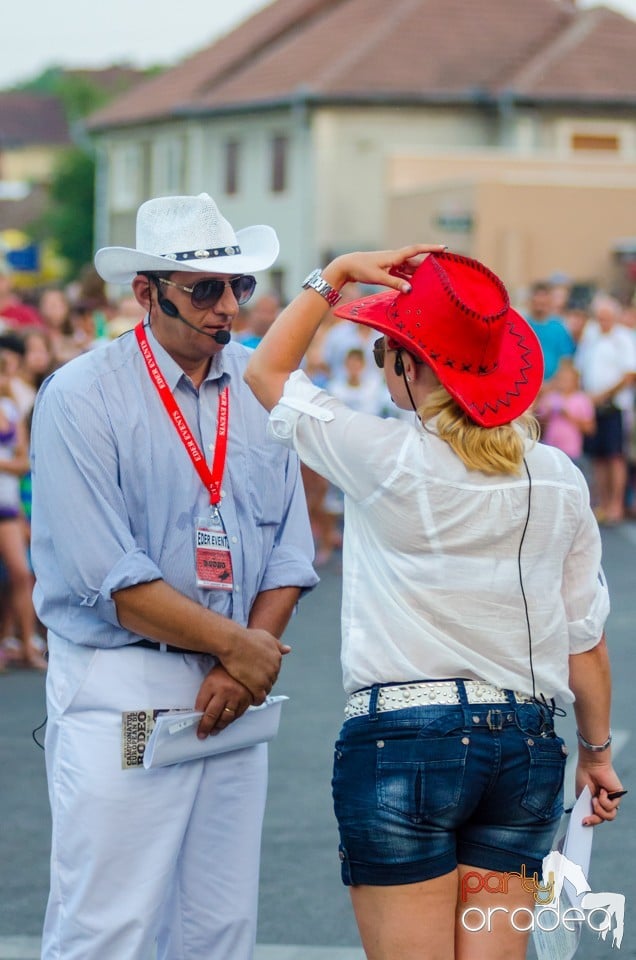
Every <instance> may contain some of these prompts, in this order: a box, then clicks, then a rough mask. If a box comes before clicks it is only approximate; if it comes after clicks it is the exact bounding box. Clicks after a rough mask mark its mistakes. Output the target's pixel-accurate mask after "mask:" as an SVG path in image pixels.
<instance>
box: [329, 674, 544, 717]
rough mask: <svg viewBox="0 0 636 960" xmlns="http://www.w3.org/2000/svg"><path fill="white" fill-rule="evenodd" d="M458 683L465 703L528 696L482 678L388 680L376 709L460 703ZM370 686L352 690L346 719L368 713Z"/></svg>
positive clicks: (518, 700) (517, 699)
mask: <svg viewBox="0 0 636 960" xmlns="http://www.w3.org/2000/svg"><path fill="white" fill-rule="evenodd" d="M460 684H461V686H462V688H463V689H464V691H465V693H466V701H467V702H468V703H510V702H513V703H526V702H528V701H529V700H530V699H531V697H530V696H529V695H528V694H527V693H518V692H517V691H516V690H502V689H501V687H496V686H495V685H494V684H492V683H485V682H483V681H481V680H427V681H422V682H421V683H391V684H387V685H385V686H381V687H380V689H379V691H378V698H377V702H376V707H375V709H376V711H377V712H378V713H385V712H386V711H387V710H402V709H404V708H405V707H421V706H428V705H429V704H450V705H453V704H461V703H462V702H464V701H463V700H462V697H461V695H460ZM371 693H372V690H371V688H367V689H365V690H357V691H356V692H355V693H352V694H351V695H350V696H349V697H348V699H347V702H346V704H345V711H344V712H345V719H346V720H349V719H350V718H351V717H363V716H364V715H365V714H368V713H369V706H370V703H371Z"/></svg>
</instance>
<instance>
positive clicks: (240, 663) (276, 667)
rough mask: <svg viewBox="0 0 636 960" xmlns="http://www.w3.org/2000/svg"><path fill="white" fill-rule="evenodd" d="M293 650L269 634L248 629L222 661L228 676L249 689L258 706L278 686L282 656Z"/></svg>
mask: <svg viewBox="0 0 636 960" xmlns="http://www.w3.org/2000/svg"><path fill="white" fill-rule="evenodd" d="M290 650H291V647H288V646H287V645H286V644H284V643H281V642H280V640H277V639H276V637H275V636H274V635H273V634H271V633H269V631H267V630H260V629H256V628H250V627H247V628H245V630H244V631H243V634H242V636H241V637H240V638H239V639H238V640H237V641H236V642H235V643H233V644H232V646H231V647H229V648H228V649H227V650H226V651H224V652H223V654H222V655H221V656H220V657H219V659H220V660H221V662H222V664H223V666H224V667H225V669H226V670H227V672H228V673H229V675H230V676H231V677H233V678H234V679H235V680H238V682H239V683H241V684H243V686H244V687H247V689H248V690H249V692H250V693H251V695H252V699H253V702H254V703H255V704H256V706H258V705H259V704H261V703H263V702H264V701H265V698H266V696H267V694H268V693H269V691H270V690H271V689H272V687H273V686H274V684H275V683H276V678H277V677H278V674H279V671H280V668H281V663H282V660H283V655H284V654H286V653H289V651H290Z"/></svg>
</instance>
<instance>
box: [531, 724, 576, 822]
mask: <svg viewBox="0 0 636 960" xmlns="http://www.w3.org/2000/svg"><path fill="white" fill-rule="evenodd" d="M525 744H526V750H527V751H528V758H529V766H528V781H527V784H526V791H525V793H524V795H523V797H522V798H521V806H522V807H524V808H525V809H526V810H528V811H529V812H530V813H532V814H534V815H535V816H536V817H538V818H539V819H540V820H553V819H554V818H555V817H558V816H560V814H561V813H562V812H563V802H562V797H561V788H562V786H563V776H564V773H565V760H566V750H565V745H564V742H563V740H562V739H561V737H545V738H542V737H536V738H535V737H525Z"/></svg>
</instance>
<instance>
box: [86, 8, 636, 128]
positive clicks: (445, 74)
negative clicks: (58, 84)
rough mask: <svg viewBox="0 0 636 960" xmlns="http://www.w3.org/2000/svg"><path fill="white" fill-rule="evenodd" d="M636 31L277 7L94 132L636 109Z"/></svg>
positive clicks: (566, 20)
mask: <svg viewBox="0 0 636 960" xmlns="http://www.w3.org/2000/svg"><path fill="white" fill-rule="evenodd" d="M634 49H636V22H634V21H632V20H630V19H628V18H626V17H622V16H621V15H619V14H615V13H612V12H611V11H609V10H606V9H605V8H594V9H592V10H585V11H584V10H578V9H577V8H576V5H575V4H574V3H573V2H572V0H479V2H475V0H444V3H441V2H440V0H393V3H391V4H387V3H386V0H276V2H274V3H271V4H270V5H269V6H266V7H265V8H264V9H262V10H261V11H259V12H258V13H257V14H255V15H254V16H253V17H251V18H250V19H249V20H247V21H246V22H245V23H244V24H242V25H241V26H239V27H237V28H236V29H235V30H233V31H232V32H231V33H229V34H228V35H227V36H226V37H224V38H221V39H220V40H218V41H217V42H216V43H214V44H213V45H212V46H210V47H208V48H206V49H204V50H201V51H200V52H199V53H197V54H196V55H195V56H193V57H191V58H190V59H189V60H186V61H185V62H183V63H182V64H180V65H178V66H176V67H174V68H173V69H172V70H169V71H167V72H166V73H164V74H163V75H161V76H160V77H157V78H155V79H153V80H150V81H148V82H147V83H142V84H141V85H140V86H139V87H137V88H135V89H134V90H133V91H131V92H130V93H128V94H126V95H124V96H123V97H121V98H119V99H118V100H117V101H115V102H113V103H112V104H111V105H109V106H108V107H107V108H105V109H104V110H102V111H100V112H99V113H97V114H94V115H93V117H91V120H90V123H89V127H90V128H92V129H99V128H104V127H109V126H119V125H124V124H131V123H139V122H143V121H152V120H164V119H168V118H170V117H174V116H178V115H182V114H184V113H197V112H202V113H206V112H214V111H217V110H222V109H235V108H241V107H246V106H251V105H254V106H258V105H261V106H265V105H268V104H272V103H277V102H283V103H284V102H289V101H290V100H291V99H293V98H295V97H306V98H308V99H314V100H317V101H346V100H354V101H359V100H361V101H370V102H383V101H384V102H408V101H418V102H427V101H433V102H435V101H440V100H454V101H458V100H460V101H466V100H477V99H479V98H486V99H488V98H493V97H495V96H497V95H499V94H501V93H503V92H507V93H512V94H513V95H515V94H517V95H520V96H523V97H531V98H533V99H536V98H539V99H554V98H556V97H570V96H573V97H576V98H577V99H578V98H583V99H585V98H587V99H591V100H596V99H599V98H600V99H604V98H605V99H612V100H615V99H623V100H626V101H631V102H633V101H634V99H636V93H635V91H636V57H635V56H634V55H633V51H634Z"/></svg>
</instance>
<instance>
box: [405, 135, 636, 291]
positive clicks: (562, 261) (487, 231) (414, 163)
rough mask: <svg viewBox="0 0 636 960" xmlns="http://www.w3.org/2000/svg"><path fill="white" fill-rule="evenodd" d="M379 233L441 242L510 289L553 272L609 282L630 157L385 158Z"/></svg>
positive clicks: (635, 202)
mask: <svg viewBox="0 0 636 960" xmlns="http://www.w3.org/2000/svg"><path fill="white" fill-rule="evenodd" d="M388 179H389V190H390V193H391V199H390V201H389V222H388V228H387V239H388V241H389V243H390V244H392V245H393V244H395V245H399V244H402V243H406V242H410V241H411V240H415V239H421V240H429V239H430V240H431V241H434V242H442V243H447V244H448V245H449V247H450V248H451V249H453V250H457V251H458V252H460V253H464V254H467V255H471V256H475V257H477V259H479V260H483V261H484V262H485V263H487V264H488V265H489V266H491V267H492V269H493V270H495V272H497V273H499V274H500V275H501V276H502V278H503V279H504V281H505V282H506V284H507V285H508V286H509V288H510V290H511V291H522V290H523V289H524V288H526V287H527V285H528V284H529V283H531V282H532V281H533V280H536V279H539V278H543V277H547V276H549V275H550V274H551V273H553V272H554V271H556V270H558V271H563V272H565V273H567V274H569V275H570V276H571V277H573V278H574V279H575V280H579V281H582V282H589V281H592V282H596V283H599V284H601V285H609V286H612V285H614V284H615V282H616V279H617V277H616V265H615V263H614V260H613V256H612V250H613V247H614V244H615V243H616V241H617V240H619V239H620V238H622V237H628V236H633V235H634V232H635V231H634V224H635V222H636V221H635V213H636V163H633V162H621V161H618V160H609V161H599V160H594V159H593V158H574V159H570V160H568V161H562V162H559V161H555V160H554V159H550V158H539V159H536V160H529V159H521V158H518V157H510V156H508V157H505V156H501V155H500V154H494V153H493V154H491V155H488V156H484V155H481V156H480V155H473V156H469V155H464V156H457V155H447V154H445V155H442V154H439V155H437V156H435V157H430V156H429V157H425V158H423V157H419V158H415V157H401V158H393V159H392V160H391V162H390V164H389V172H388Z"/></svg>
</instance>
